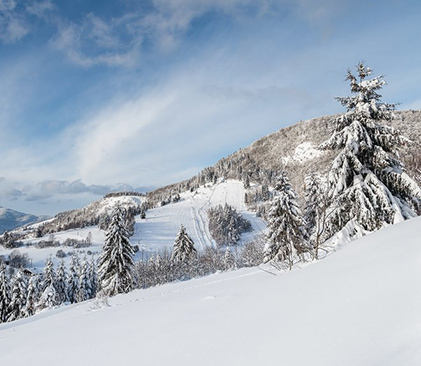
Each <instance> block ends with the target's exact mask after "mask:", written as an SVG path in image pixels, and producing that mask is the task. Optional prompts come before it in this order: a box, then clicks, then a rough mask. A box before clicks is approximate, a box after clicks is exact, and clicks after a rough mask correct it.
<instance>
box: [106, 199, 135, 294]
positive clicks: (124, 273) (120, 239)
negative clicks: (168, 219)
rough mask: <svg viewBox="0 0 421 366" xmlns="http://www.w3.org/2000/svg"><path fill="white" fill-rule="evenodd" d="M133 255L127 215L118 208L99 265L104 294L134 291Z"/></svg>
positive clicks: (114, 213) (112, 217)
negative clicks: (126, 220) (127, 228)
mask: <svg viewBox="0 0 421 366" xmlns="http://www.w3.org/2000/svg"><path fill="white" fill-rule="evenodd" d="M133 255H134V252H133V248H132V246H131V244H130V242H129V239H128V233H127V230H126V227H125V213H124V210H123V209H122V208H121V207H119V206H117V207H116V208H115V209H114V211H113V213H112V216H111V222H110V224H109V226H108V230H107V234H106V239H105V243H104V247H103V249H102V253H101V255H100V257H99V263H98V272H99V285H100V288H101V291H102V292H103V293H104V294H106V295H108V296H113V295H116V294H118V293H124V292H129V291H130V290H132V288H133V281H134V277H133V269H134V262H133Z"/></svg>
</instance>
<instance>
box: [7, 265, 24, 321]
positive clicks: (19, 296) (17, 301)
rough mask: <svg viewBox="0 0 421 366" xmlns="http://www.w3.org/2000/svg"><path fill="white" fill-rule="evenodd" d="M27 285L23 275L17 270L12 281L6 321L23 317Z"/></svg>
mask: <svg viewBox="0 0 421 366" xmlns="http://www.w3.org/2000/svg"><path fill="white" fill-rule="evenodd" d="M27 288H28V284H27V281H26V277H25V275H24V274H23V273H22V271H21V270H18V271H17V272H16V274H15V275H14V276H13V279H12V290H11V300H10V304H9V315H8V321H13V320H17V319H20V318H23V317H25V313H24V309H25V306H26V299H27V295H28V294H27Z"/></svg>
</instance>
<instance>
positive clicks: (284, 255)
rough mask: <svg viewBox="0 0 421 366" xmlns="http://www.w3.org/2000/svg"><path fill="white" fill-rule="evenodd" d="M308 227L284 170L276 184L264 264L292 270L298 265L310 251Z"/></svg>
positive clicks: (269, 216)
mask: <svg viewBox="0 0 421 366" xmlns="http://www.w3.org/2000/svg"><path fill="white" fill-rule="evenodd" d="M304 225H305V224H304V220H303V217H302V214H301V212H300V209H299V206H298V203H297V196H296V193H295V191H294V189H293V188H292V186H291V184H290V182H289V179H288V177H287V175H286V173H285V172H284V171H282V172H281V173H280V174H279V176H278V179H277V182H276V185H275V192H274V198H273V201H272V205H271V208H270V210H269V214H268V233H267V240H268V243H267V245H266V248H265V258H264V261H265V262H268V261H279V262H284V263H286V264H287V265H288V267H289V269H291V268H292V266H293V264H294V262H295V261H296V260H298V259H299V258H300V257H302V255H303V254H304V253H305V252H308V251H309V248H308V247H307V245H306V240H305V230H304Z"/></svg>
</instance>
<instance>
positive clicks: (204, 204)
mask: <svg viewBox="0 0 421 366" xmlns="http://www.w3.org/2000/svg"><path fill="white" fill-rule="evenodd" d="M244 193H245V191H244V185H243V183H241V182H238V181H235V180H229V181H226V182H223V183H217V184H216V185H210V184H209V185H208V187H206V188H205V187H200V188H198V189H197V190H196V191H194V192H184V193H182V194H181V200H180V201H179V202H177V203H173V204H169V205H165V206H162V207H157V208H155V209H152V210H149V211H148V212H147V215H146V216H147V218H146V219H144V220H141V219H137V223H136V230H135V234H134V236H133V237H132V238H131V239H130V240H131V242H132V244H139V245H141V246H142V248H143V249H144V250H152V251H156V250H159V249H160V248H164V247H165V248H171V247H172V245H173V244H174V238H175V236H176V235H177V232H178V230H179V229H180V225H184V227H185V228H186V230H187V233H188V234H189V235H190V236H191V238H192V239H193V241H194V243H195V246H196V248H197V249H199V250H201V249H202V250H203V249H204V248H205V247H207V246H214V245H215V243H214V241H213V239H212V237H211V235H210V233H209V229H208V218H207V210H208V209H209V208H210V207H215V206H216V205H224V204H225V203H227V204H229V205H231V206H233V207H235V208H236V209H237V211H238V212H239V213H241V214H242V215H243V217H245V218H246V219H248V220H249V221H250V222H251V224H252V226H253V231H252V232H251V233H247V234H244V235H243V236H242V241H247V240H249V239H250V236H254V235H256V234H259V233H261V232H262V231H263V230H264V229H265V228H266V225H265V223H264V222H263V221H262V220H261V219H259V218H258V217H256V215H255V214H254V213H252V212H249V211H247V209H246V206H245V204H244Z"/></svg>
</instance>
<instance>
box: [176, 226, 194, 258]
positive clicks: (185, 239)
mask: <svg viewBox="0 0 421 366" xmlns="http://www.w3.org/2000/svg"><path fill="white" fill-rule="evenodd" d="M195 256H196V249H195V247H194V243H193V240H192V239H191V238H190V236H189V235H188V234H187V232H186V229H185V227H184V226H183V225H181V227H180V231H179V232H178V234H177V237H176V238H175V241H174V245H173V251H172V256H171V259H172V261H174V262H186V261H188V260H189V259H191V258H193V257H195Z"/></svg>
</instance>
